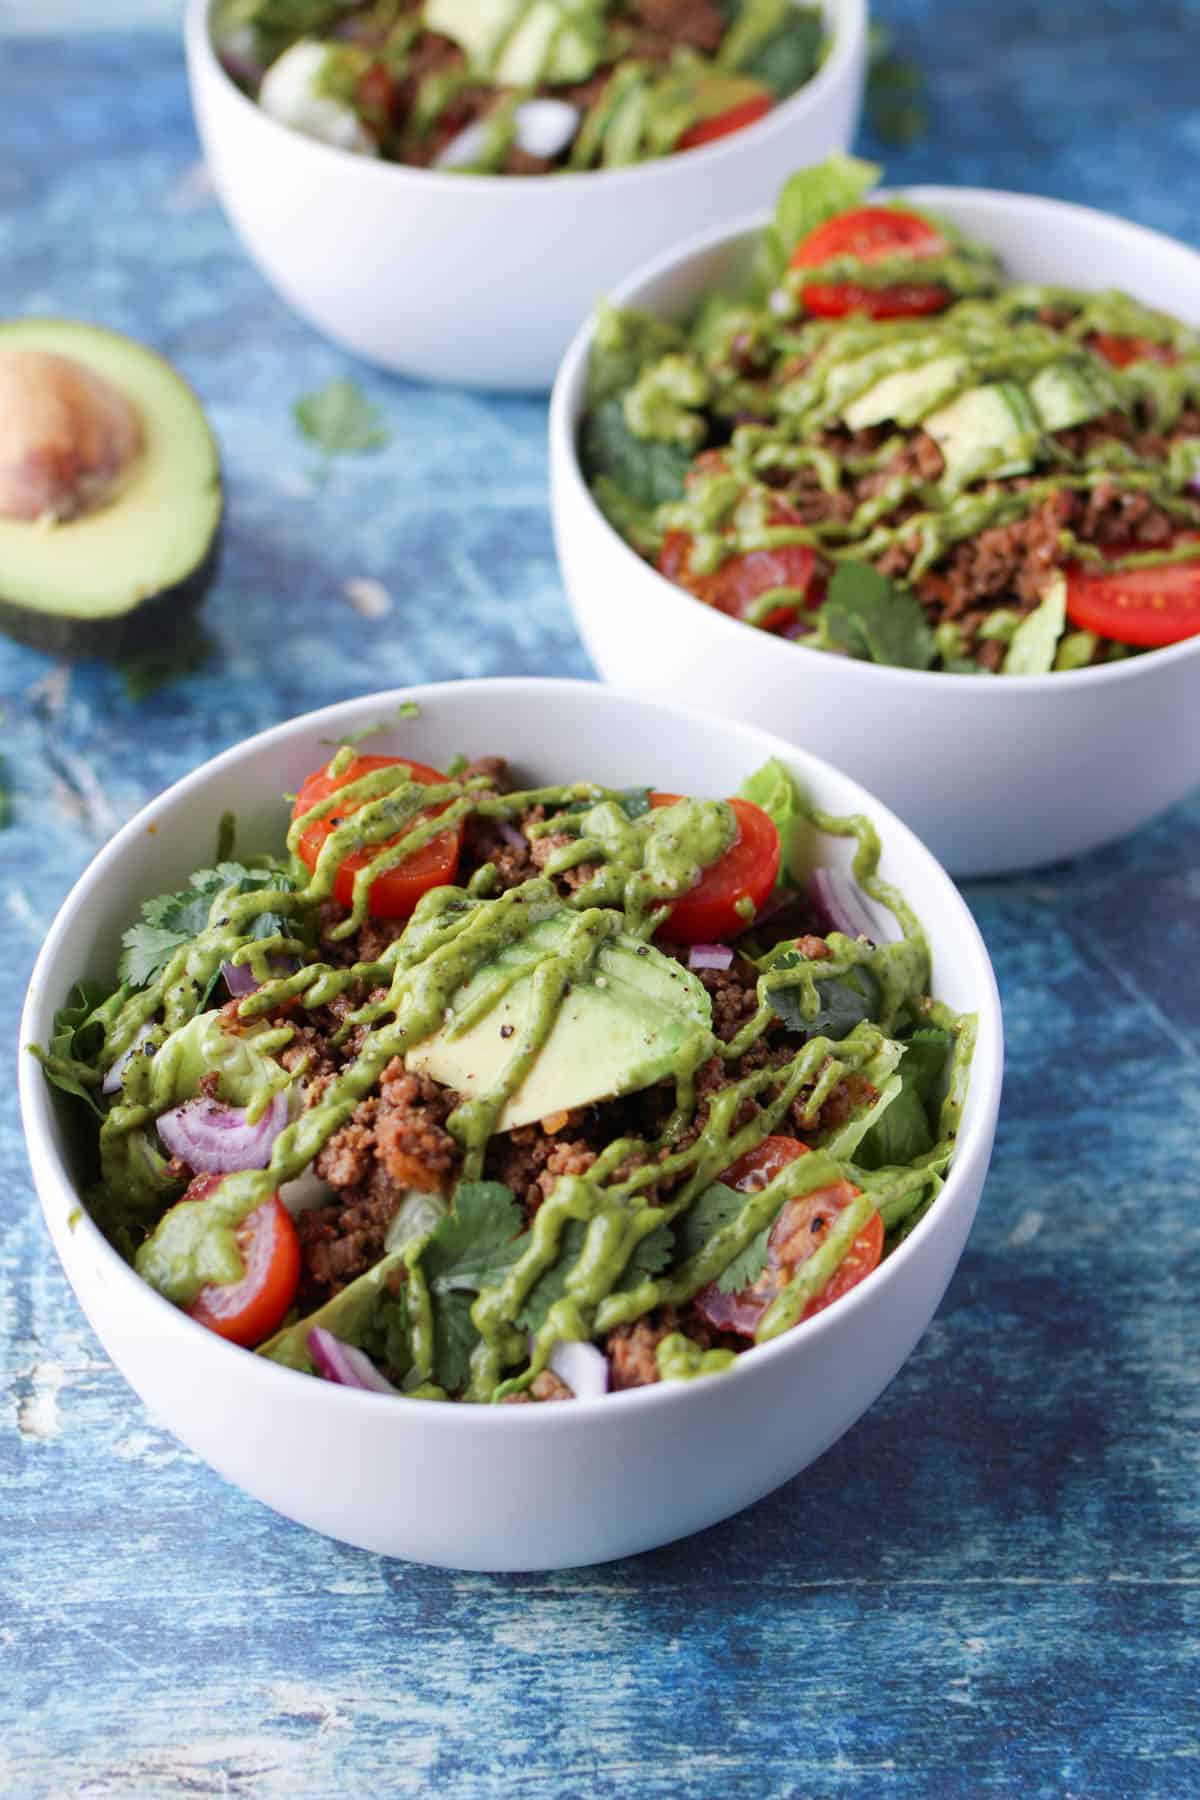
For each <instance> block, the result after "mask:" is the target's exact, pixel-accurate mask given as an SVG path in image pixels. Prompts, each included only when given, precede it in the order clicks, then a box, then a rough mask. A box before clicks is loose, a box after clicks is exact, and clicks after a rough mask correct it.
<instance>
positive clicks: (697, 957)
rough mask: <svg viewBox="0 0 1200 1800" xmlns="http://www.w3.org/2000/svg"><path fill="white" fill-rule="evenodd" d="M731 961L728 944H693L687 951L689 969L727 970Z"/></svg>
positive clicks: (731, 956)
mask: <svg viewBox="0 0 1200 1800" xmlns="http://www.w3.org/2000/svg"><path fill="white" fill-rule="evenodd" d="M732 961H733V947H732V945H730V944H693V945H692V947H691V949H690V950H689V951H688V968H689V969H727V968H728V967H729V965H730V963H731V962H732Z"/></svg>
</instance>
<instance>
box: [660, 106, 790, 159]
mask: <svg viewBox="0 0 1200 1800" xmlns="http://www.w3.org/2000/svg"><path fill="white" fill-rule="evenodd" d="M771 104H772V102H771V96H770V94H752V95H751V96H750V98H749V99H748V100H740V101H739V102H738V104H737V105H736V106H729V107H726V109H725V111H724V112H720V113H716V114H715V115H714V116H713V118H711V119H701V120H700V122H699V124H697V125H689V126H688V128H687V130H686V131H685V132H684V134H683V136H682V137H681V138H680V139H679V141H678V143H677V144H676V145H675V148H676V150H698V149H699V148H700V145H701V144H712V143H715V142H716V140H717V139H718V138H723V137H728V136H729V135H730V133H731V132H734V131H741V130H742V128H743V127H744V126H746V125H756V124H757V123H758V121H759V119H763V118H765V117H766V115H767V114H768V113H769V112H770V110H771Z"/></svg>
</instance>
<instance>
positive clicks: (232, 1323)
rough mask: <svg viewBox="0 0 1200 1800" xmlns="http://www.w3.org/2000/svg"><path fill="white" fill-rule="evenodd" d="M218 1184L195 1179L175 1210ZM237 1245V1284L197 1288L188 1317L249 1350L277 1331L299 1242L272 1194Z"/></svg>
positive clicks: (296, 1267) (291, 1287) (289, 1297)
mask: <svg viewBox="0 0 1200 1800" xmlns="http://www.w3.org/2000/svg"><path fill="white" fill-rule="evenodd" d="M223 1180H224V1177H223V1176H221V1175H201V1176H198V1177H197V1179H196V1180H195V1181H193V1182H192V1184H191V1186H190V1187H189V1188H188V1190H187V1192H186V1194H185V1195H184V1196H183V1200H182V1201H180V1205H183V1204H184V1202H185V1201H188V1200H203V1199H204V1197H205V1195H206V1194H210V1193H211V1192H212V1190H213V1189H214V1188H215V1187H220V1185H221V1182H222V1181H223ZM237 1242H238V1249H239V1250H240V1251H241V1253H242V1261H243V1263H244V1264H245V1266H246V1272H245V1274H244V1275H243V1276H242V1279H241V1280H240V1281H231V1282H228V1283H226V1284H224V1285H218V1284H216V1283H212V1284H210V1285H209V1286H208V1287H204V1288H201V1289H200V1292H199V1294H197V1296H196V1298H195V1300H193V1302H192V1304H191V1305H190V1306H189V1307H188V1312H189V1313H190V1314H191V1316H192V1318H193V1319H195V1320H196V1322H197V1323H198V1324H200V1325H206V1326H207V1327H208V1329H209V1330H210V1331H215V1332H216V1334H217V1336H218V1337H223V1338H228V1340H229V1342H230V1343H231V1344H241V1346H242V1347H243V1349H246V1350H253V1349H254V1348H255V1346H256V1345H257V1344H262V1343H265V1342H266V1340H267V1338H269V1337H270V1336H271V1335H272V1333H273V1332H276V1331H278V1329H279V1327H280V1326H281V1325H282V1324H283V1321H284V1317H285V1315H286V1313H287V1310H288V1308H289V1306H290V1305H291V1304H292V1301H293V1300H294V1299H295V1298H296V1289H297V1288H298V1287H299V1285H300V1240H299V1239H298V1238H297V1236H296V1227H295V1226H294V1225H293V1223H292V1215H291V1214H290V1213H289V1212H288V1209H287V1207H286V1206H285V1205H284V1204H283V1201H282V1200H281V1199H280V1198H279V1195H278V1194H273V1195H272V1197H271V1198H270V1199H269V1200H265V1201H264V1202H263V1204H262V1205H261V1206H260V1207H257V1208H256V1209H255V1211H254V1212H252V1213H251V1214H250V1216H249V1218H248V1219H245V1220H244V1221H243V1222H242V1224H241V1225H240V1226H239V1227H238V1232H237Z"/></svg>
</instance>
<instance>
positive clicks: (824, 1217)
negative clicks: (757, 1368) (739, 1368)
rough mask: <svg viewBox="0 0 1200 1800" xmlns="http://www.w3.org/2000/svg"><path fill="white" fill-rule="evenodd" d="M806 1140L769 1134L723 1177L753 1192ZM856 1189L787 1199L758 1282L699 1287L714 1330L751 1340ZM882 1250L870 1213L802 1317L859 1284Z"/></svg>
mask: <svg viewBox="0 0 1200 1800" xmlns="http://www.w3.org/2000/svg"><path fill="white" fill-rule="evenodd" d="M807 1148H808V1146H807V1145H806V1144H801V1143H798V1142H797V1141H796V1140H795V1139H794V1138H785V1137H768V1138H764V1139H763V1141H762V1143H761V1144H759V1145H758V1146H757V1147H756V1148H755V1149H753V1150H749V1151H747V1153H746V1155H745V1156H740V1157H739V1158H738V1160H737V1162H735V1163H733V1164H731V1165H730V1167H729V1168H728V1169H726V1171H725V1173H724V1175H723V1176H722V1177H721V1179H722V1180H723V1181H724V1182H725V1183H726V1184H727V1186H729V1187H732V1188H735V1189H736V1190H737V1192H738V1193H739V1194H756V1193H758V1192H759V1191H760V1190H761V1189H762V1188H764V1187H766V1185H767V1183H768V1182H769V1181H773V1180H774V1179H775V1177H776V1175H778V1174H779V1172H780V1170H781V1169H785V1168H786V1167H787V1165H788V1164H789V1163H790V1162H794V1161H795V1160H796V1158H797V1157H798V1156H803V1155H804V1154H805V1153H806V1151H807ZM857 1193H858V1189H857V1188H856V1187H854V1186H853V1184H852V1183H851V1182H849V1181H837V1182H834V1183H833V1185H832V1186H830V1187H825V1188H817V1189H816V1190H815V1191H814V1192H813V1193H811V1194H801V1195H799V1196H798V1198H797V1199H795V1200H788V1201H787V1202H786V1203H785V1204H784V1206H783V1207H782V1209H781V1210H780V1214H779V1217H778V1218H777V1219H776V1221H775V1223H774V1225H773V1226H772V1228H771V1235H770V1237H769V1238H768V1239H767V1261H766V1267H765V1268H764V1269H763V1272H762V1274H761V1275H760V1276H759V1278H758V1280H757V1281H755V1282H754V1283H753V1284H752V1285H751V1286H750V1287H746V1288H742V1289H741V1291H740V1292H739V1293H736V1294H723V1293H722V1292H721V1290H720V1288H719V1287H718V1286H717V1283H716V1282H715V1281H713V1282H710V1283H709V1285H708V1286H707V1287H706V1288H702V1289H701V1291H700V1293H699V1294H697V1296H696V1306H697V1308H698V1309H699V1311H700V1312H701V1313H702V1314H703V1316H704V1317H705V1318H706V1319H707V1320H708V1323H709V1324H710V1325H712V1326H713V1327H714V1328H715V1329H716V1330H717V1331H733V1332H736V1333H737V1334H738V1335H739V1336H740V1337H747V1338H752V1337H753V1336H754V1334H755V1332H756V1331H757V1329H758V1325H759V1321H760V1320H761V1319H762V1316H763V1314H764V1313H765V1312H766V1310H767V1308H768V1307H769V1306H770V1304H771V1302H772V1301H773V1300H774V1299H775V1296H776V1295H777V1294H778V1293H780V1291H781V1290H782V1289H783V1288H785V1287H786V1286H787V1284H788V1282H789V1281H790V1280H791V1279H792V1277H793V1276H794V1275H795V1273H796V1271H797V1269H799V1268H800V1267H801V1265H802V1264H803V1263H805V1262H807V1261H808V1258H809V1257H810V1256H811V1255H812V1254H813V1252H814V1250H817V1249H819V1248H820V1246H821V1245H822V1244H823V1243H824V1242H825V1239H826V1238H827V1237H828V1235H829V1232H830V1230H831V1228H832V1226H833V1222H834V1220H835V1219H836V1218H837V1216H838V1214H839V1213H841V1212H843V1211H844V1210H845V1208H846V1207H847V1206H849V1204H850V1202H851V1201H852V1200H853V1199H854V1198H855V1196H856V1195H857ZM882 1254H883V1220H882V1218H881V1217H880V1215H879V1214H878V1213H872V1214H871V1217H870V1218H869V1219H868V1220H867V1222H866V1224H865V1225H864V1226H863V1228H862V1230H861V1231H860V1232H859V1234H858V1236H857V1237H856V1238H855V1240H854V1242H853V1243H852V1244H851V1246H850V1248H849V1250H848V1251H847V1252H846V1255H845V1256H844V1257H843V1259H842V1261H841V1263H840V1264H839V1266H838V1267H837V1268H836V1269H835V1270H834V1272H833V1274H832V1276H831V1277H830V1279H829V1280H828V1281H827V1282H826V1284H825V1286H824V1287H823V1288H822V1289H821V1292H820V1293H819V1294H816V1295H815V1296H814V1297H813V1299H811V1300H810V1301H809V1303H808V1305H807V1306H806V1307H805V1309H804V1311H803V1313H802V1314H801V1315H800V1316H801V1318H803V1319H811V1318H812V1317H813V1315H814V1314H815V1313H819V1312H824V1310H825V1308H826V1307H827V1306H832V1305H833V1303H834V1301H835V1300H840V1299H841V1297H842V1295H843V1294H848V1293H849V1292H850V1289H851V1288H853V1287H857V1286H858V1284H859V1282H860V1281H862V1280H864V1279H865V1277H866V1276H868V1275H869V1274H870V1273H871V1271H872V1270H873V1269H875V1268H878V1266H879V1259H880V1257H881V1256H882Z"/></svg>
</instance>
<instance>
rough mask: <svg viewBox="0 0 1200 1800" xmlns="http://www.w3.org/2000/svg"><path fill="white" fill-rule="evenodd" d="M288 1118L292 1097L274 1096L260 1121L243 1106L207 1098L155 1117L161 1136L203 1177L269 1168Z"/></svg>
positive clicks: (193, 1101)
mask: <svg viewBox="0 0 1200 1800" xmlns="http://www.w3.org/2000/svg"><path fill="white" fill-rule="evenodd" d="M287 1121H288V1097H287V1095H286V1093H284V1094H275V1095H274V1096H273V1097H272V1100H271V1104H270V1105H269V1106H268V1107H267V1109H266V1111H265V1112H264V1113H263V1115H262V1117H261V1118H260V1119H259V1120H258V1122H257V1124H254V1125H248V1124H247V1123H246V1113H245V1110H244V1108H242V1107H240V1106H222V1105H221V1103H220V1101H219V1100H209V1099H208V1098H207V1097H205V1098H202V1099H199V1100H186V1101H185V1102H184V1103H183V1105H182V1106H176V1107H173V1108H172V1110H171V1111H170V1112H165V1113H163V1114H162V1115H161V1116H160V1117H159V1118H158V1119H156V1120H155V1128H156V1130H157V1131H158V1135H159V1137H160V1138H161V1139H162V1141H163V1143H164V1144H165V1145H166V1147H167V1149H168V1150H169V1151H170V1153H171V1155H172V1156H178V1157H179V1158H180V1159H181V1160H182V1161H183V1162H185V1163H186V1164H187V1165H188V1168H189V1169H195V1170H197V1171H198V1172H199V1173H201V1174H204V1175H232V1174H233V1173H234V1172H235V1171H236V1170H239V1169H265V1168H266V1166H267V1164H268V1163H269V1162H270V1160H271V1147H272V1145H273V1144H274V1142H275V1139H276V1138H277V1137H278V1136H279V1134H280V1132H281V1131H282V1130H283V1128H284V1126H285V1125H286V1124H287Z"/></svg>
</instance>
